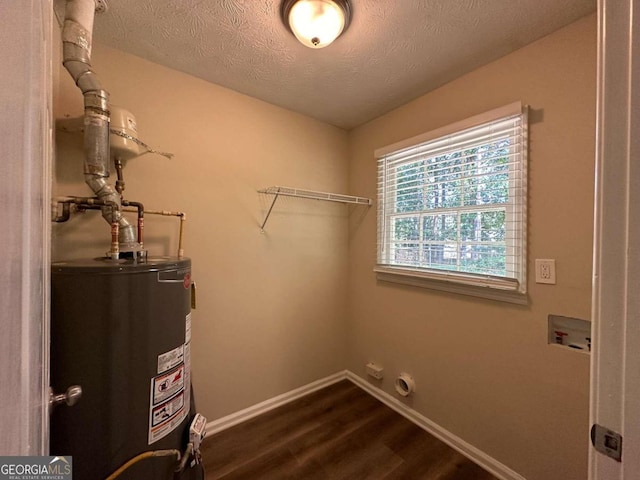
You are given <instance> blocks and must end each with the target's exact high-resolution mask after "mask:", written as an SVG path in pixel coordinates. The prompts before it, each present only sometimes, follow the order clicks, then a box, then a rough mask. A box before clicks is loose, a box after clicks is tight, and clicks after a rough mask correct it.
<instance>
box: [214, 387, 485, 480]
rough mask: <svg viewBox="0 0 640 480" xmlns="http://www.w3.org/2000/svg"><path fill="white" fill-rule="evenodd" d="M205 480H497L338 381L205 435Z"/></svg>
mask: <svg viewBox="0 0 640 480" xmlns="http://www.w3.org/2000/svg"><path fill="white" fill-rule="evenodd" d="M202 454H203V461H204V465H205V467H206V469H207V477H206V478H207V480H289V479H300V480H343V479H344V480H392V479H408V480H496V479H495V477H493V476H492V475H490V474H489V473H487V472H486V471H484V470H483V469H482V468H480V467H479V466H477V465H475V464H474V463H473V462H471V461H470V460H468V459H467V458H465V457H464V456H462V455H461V454H460V453H458V452H456V451H455V450H453V449H451V448H450V447H448V446H447V445H445V444H444V443H442V442H440V441H439V440H438V439H437V438H435V437H433V436H432V435H430V434H428V433H427V432H425V431H424V430H422V429H421V428H419V427H418V426H416V425H414V424H413V423H411V422H410V421H409V420H407V419H405V418H404V417H402V416H401V415H399V414H398V413H396V412H394V411H393V410H391V409H390V408H389V407H387V406H386V405H384V404H382V403H381V402H379V401H378V400H377V399H376V398H374V397H372V396H371V395H369V394H368V393H366V392H365V391H363V390H362V389H360V388H359V387H358V386H356V385H354V384H353V383H351V382H349V381H347V380H344V381H342V382H338V383H336V384H334V385H331V386H329V387H327V388H324V389H322V390H319V391H317V392H313V393H311V394H310V395H307V396H305V397H303V398H301V399H298V400H296V401H293V402H291V403H289V404H287V405H284V406H282V407H280V408H277V409H274V410H272V411H271V412H267V413H265V414H263V415H261V416H259V417H256V418H254V419H251V420H249V421H247V422H244V423H242V424H240V425H237V426H235V427H232V428H229V429H227V430H225V431H223V432H220V433H218V434H216V435H213V436H211V437H209V438H207V439H206V440H205V441H204V443H203V447H202Z"/></svg>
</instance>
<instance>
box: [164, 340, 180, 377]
mask: <svg viewBox="0 0 640 480" xmlns="http://www.w3.org/2000/svg"><path fill="white" fill-rule="evenodd" d="M181 363H184V345H180V346H179V347H178V348H174V349H173V350H169V351H168V352H167V353H163V354H162V355H158V373H163V372H166V371H167V370H171V369H172V368H173V367H175V366H176V365H180V364H181Z"/></svg>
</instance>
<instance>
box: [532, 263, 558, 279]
mask: <svg viewBox="0 0 640 480" xmlns="http://www.w3.org/2000/svg"><path fill="white" fill-rule="evenodd" d="M536 283H547V284H551V285H555V284H556V261H555V260H553V259H549V258H537V259H536Z"/></svg>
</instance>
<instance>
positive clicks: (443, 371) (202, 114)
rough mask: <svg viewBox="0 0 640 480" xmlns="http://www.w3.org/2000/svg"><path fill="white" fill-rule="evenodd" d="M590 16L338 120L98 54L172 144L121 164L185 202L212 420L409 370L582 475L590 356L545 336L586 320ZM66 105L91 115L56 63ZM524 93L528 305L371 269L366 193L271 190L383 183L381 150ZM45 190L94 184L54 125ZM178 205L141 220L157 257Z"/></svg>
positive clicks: (485, 443) (550, 470)
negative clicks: (543, 274) (299, 393)
mask: <svg viewBox="0 0 640 480" xmlns="http://www.w3.org/2000/svg"><path fill="white" fill-rule="evenodd" d="M595 23H596V21H595V17H594V16H592V17H589V18H586V19H583V20H581V21H579V22H577V23H575V24H573V25H571V26H569V27H567V28H565V29H563V30H561V31H559V32H557V33H555V34H553V35H551V36H549V37H546V38H544V39H542V40H541V41H539V42H537V43H535V44H533V45H530V46H528V47H526V48H524V49H522V50H519V51H517V52H515V53H513V54H511V55H509V56H507V57H504V58H502V59H500V60H498V61H496V62H494V63H492V64H490V65H488V66H486V67H483V68H480V69H478V70H476V71H474V72H472V73H470V74H468V75H465V76H463V77H461V78H460V79H458V80H456V81H454V82H451V83H449V84H447V85H445V86H444V87H442V88H440V89H438V90H436V91H434V92H432V93H430V94H428V95H425V96H423V97H421V98H419V99H417V100H415V101H414V102H411V103H409V104H407V105H405V106H404V107H402V108H399V109H397V110H395V111H393V112H390V113H389V114H387V115H385V116H383V117H381V118H379V119H377V120H375V121H372V122H370V123H369V124H367V125H364V126H362V127H360V128H358V129H356V130H354V131H352V132H349V133H346V132H344V131H342V130H339V129H336V128H333V127H331V126H328V125H326V124H323V123H321V122H317V121H314V120H311V119H309V118H307V117H304V116H301V115H298V114H295V113H292V112H288V111H286V110H283V109H280V108H277V107H274V106H271V105H268V104H266V103H263V102H260V101H258V100H255V99H252V98H249V97H247V96H243V95H240V94H238V93H235V92H233V91H230V90H227V89H224V88H221V87H218V86H215V85H211V84H208V83H206V82H203V81H201V80H198V79H196V78H193V77H190V76H188V75H185V74H182V73H179V72H176V71H173V70H169V69H167V68H164V67H161V66H158V65H155V64H152V63H149V62H147V61H144V60H141V59H139V58H137V57H133V56H130V55H127V54H124V53H122V52H118V51H115V50H112V49H109V48H105V47H101V46H97V47H95V48H94V64H95V66H96V69H97V71H98V73H99V75H100V78H101V79H102V80H103V82H104V85H105V87H106V88H107V89H108V90H109V91H110V92H111V99H112V102H113V103H114V104H116V105H120V106H123V107H126V108H128V109H129V110H131V111H132V112H134V114H135V115H136V117H137V120H138V126H139V130H140V135H141V138H142V139H143V140H144V141H145V142H147V143H149V144H150V145H152V146H154V147H157V148H158V149H160V150H165V151H169V152H172V153H174V154H175V157H174V159H172V160H167V159H165V158H164V157H160V156H156V155H145V156H142V157H140V158H137V159H134V160H131V161H129V162H128V164H127V165H126V167H125V177H126V181H127V190H126V192H125V193H126V196H127V198H129V199H131V200H139V201H142V202H144V203H145V205H146V206H147V207H148V208H155V209H172V210H183V211H185V212H187V214H188V222H187V228H186V245H185V247H186V254H187V255H188V256H190V257H191V258H192V260H193V275H194V278H195V280H196V281H197V284H198V309H197V310H196V311H195V312H194V326H193V328H194V340H193V368H194V382H195V386H196V396H197V400H198V403H199V409H200V410H201V411H202V412H203V413H204V414H205V415H207V416H208V417H209V419H210V420H212V419H216V418H220V417H222V416H224V415H227V414H230V413H233V412H236V411H238V410H240V409H242V408H245V407H248V406H251V405H254V404H256V403H259V402H261V401H263V400H266V399H269V398H272V397H274V396H276V395H278V394H281V393H284V392H287V391H289V390H291V389H294V388H296V387H298V386H301V385H304V384H307V383H309V382H312V381H314V380H317V379H319V378H322V377H325V376H327V375H330V374H333V373H335V372H337V371H340V370H343V369H344V368H345V367H346V368H348V369H350V370H351V371H353V372H355V373H357V374H359V375H362V376H363V377H364V376H365V375H364V364H365V363H366V362H368V361H371V360H374V361H377V362H379V363H380V364H382V365H383V366H384V367H385V372H386V378H385V379H384V380H383V381H382V383H381V384H376V385H379V386H380V388H382V389H383V390H384V391H386V392H389V393H393V378H394V375H395V374H397V373H399V372H400V371H407V372H409V373H411V374H412V375H413V376H414V378H415V380H416V383H417V391H416V393H415V395H414V396H413V397H411V398H410V399H409V400H407V403H408V404H409V405H410V406H411V407H413V408H415V409H416V410H417V411H419V412H420V413H422V414H423V415H425V416H426V417H428V418H429V419H431V420H433V421H434V422H436V423H438V424H439V425H441V426H442V427H444V428H446V429H448V430H450V431H451V432H453V433H454V434H456V435H458V436H459V437H461V438H462V439H463V440H465V441H467V442H469V443H470V444H472V445H474V446H476V447H477V448H479V449H480V450H482V451H484V452H486V453H487V454H489V455H491V456H493V457H495V458H496V459H498V460H499V461H501V462H503V463H505V464H506V465H508V466H509V467H511V468H513V469H514V470H516V471H517V472H519V473H521V474H522V475H524V476H525V477H526V478H527V479H528V480H549V479H556V478H557V479H562V480H572V479H575V480H578V479H583V478H586V454H587V429H588V423H587V422H588V418H587V410H588V370H589V365H588V357H587V356H586V355H583V354H580V353H576V352H573V351H566V350H562V349H560V348H556V347H554V346H548V345H547V344H546V338H547V331H546V321H547V320H546V319H547V315H548V314H549V313H554V314H560V315H569V316H577V317H581V318H589V315H590V285H591V279H590V275H591V243H592V203H593V196H592V190H593V156H594V151H593V145H594V124H595V122H594V117H595V109H594V105H595V39H596V30H595ZM55 100H56V101H55V104H54V106H55V110H56V116H57V117H63V116H67V115H70V116H77V115H80V114H81V111H82V110H81V105H82V98H81V95H80V93H79V91H78V90H77V89H76V88H75V86H74V85H73V83H72V81H71V80H70V78H69V76H68V74H67V73H66V72H65V71H62V72H61V74H60V89H59V94H58V95H57V96H56V98H55ZM515 100H522V101H523V102H524V103H527V104H529V105H531V107H532V109H533V114H532V122H531V129H530V172H529V198H530V203H529V268H530V269H531V265H532V264H533V259H535V258H555V259H556V262H557V274H558V284H557V285H555V286H547V285H537V284H535V283H534V282H533V277H532V275H531V272H530V274H529V285H530V286H529V298H530V302H529V305H528V306H527V307H520V306H514V305H509V304H503V303H498V302H492V301H488V300H481V299H476V298H471V297H463V296H456V295H453V294H445V293H439V292H435V291H430V290H424V289H418V288H410V287H403V286H398V285H391V284H385V283H378V282H376V280H375V275H374V273H373V271H372V269H373V267H374V264H375V241H376V218H375V209H374V208H372V209H370V210H366V209H364V210H363V209H362V207H357V208H356V209H351V210H349V209H347V207H344V206H341V205H334V204H329V203H324V202H312V201H304V200H295V199H282V200H278V203H277V204H276V207H275V209H274V213H273V215H272V217H271V219H270V220H269V223H268V224H267V226H266V233H265V234H261V233H260V231H259V227H258V225H259V223H260V222H261V221H262V219H263V216H264V214H265V213H266V210H267V208H268V206H269V202H270V198H269V197H267V196H264V195H259V194H257V193H256V190H257V189H259V188H262V187H265V186H269V185H276V184H281V185H288V186H300V187H307V188H312V189H317V190H324V191H336V192H344V191H347V190H350V192H351V193H352V194H354V195H360V196H368V197H371V198H375V196H376V185H375V182H376V163H375V159H374V158H373V151H374V150H375V149H376V148H379V147H381V146H384V145H388V144H390V143H393V142H396V141H399V140H402V139H405V138H408V137H411V136H414V135H417V134H420V133H423V132H425V131H428V130H431V129H434V128H437V127H440V126H442V125H446V124H448V123H451V122H454V121H457V120H461V119H464V118H466V117H468V116H471V115H474V114H477V113H481V112H483V111H486V110H489V109H492V108H495V107H498V106H501V105H504V104H507V103H509V102H512V101H515ZM57 145H58V159H57V166H56V169H55V178H54V180H55V182H54V193H55V194H57V195H67V194H74V195H85V194H89V193H90V192H89V191H88V189H87V187H86V186H85V185H84V184H83V180H82V156H81V137H80V136H78V135H70V134H66V133H61V132H58V134H57ZM177 226H178V225H177V220H175V219H172V218H157V217H148V218H147V222H146V235H147V243H148V247H149V249H150V251H151V252H152V253H153V254H173V253H174V252H175V251H176V248H177ZM108 231H109V230H108V226H107V224H106V223H105V222H104V221H103V220H102V219H101V218H99V215H98V214H96V212H90V213H88V214H85V215H83V216H75V217H73V218H72V220H71V221H70V222H68V223H66V224H59V225H55V226H54V230H53V252H54V253H53V255H54V259H69V258H82V257H88V256H97V255H100V254H102V253H103V252H104V251H106V249H107V248H108V240H109V237H108Z"/></svg>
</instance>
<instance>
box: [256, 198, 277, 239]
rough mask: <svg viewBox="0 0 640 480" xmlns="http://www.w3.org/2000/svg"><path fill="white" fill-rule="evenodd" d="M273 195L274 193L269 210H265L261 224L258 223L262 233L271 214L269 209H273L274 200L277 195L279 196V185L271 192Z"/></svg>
mask: <svg viewBox="0 0 640 480" xmlns="http://www.w3.org/2000/svg"><path fill="white" fill-rule="evenodd" d="M273 195H274V197H273V202H271V206H270V207H269V211H268V212H267V215H266V216H265V217H264V221H263V222H262V225H260V233H264V226H265V225H266V224H267V220H269V215H271V210H273V206H274V205H275V204H276V200H278V197H279V196H280V187H278V189H277V190H276V191H275V192H274V193H273Z"/></svg>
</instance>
